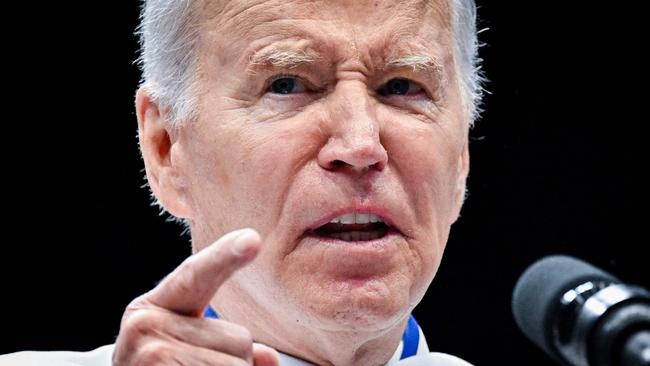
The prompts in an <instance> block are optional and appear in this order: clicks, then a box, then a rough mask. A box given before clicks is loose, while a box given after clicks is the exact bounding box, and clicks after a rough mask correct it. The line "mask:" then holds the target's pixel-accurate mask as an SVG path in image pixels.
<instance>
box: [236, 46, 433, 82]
mask: <svg viewBox="0 0 650 366" xmlns="http://www.w3.org/2000/svg"><path fill="white" fill-rule="evenodd" d="M322 60H323V57H322V56H321V55H320V54H319V53H318V52H317V51H316V50H315V49H313V48H311V47H305V48H303V49H298V50H296V49H290V48H284V47H264V48H262V49H260V50H258V51H256V52H254V53H253V54H252V55H251V56H250V57H249V64H248V67H247V70H248V72H252V73H255V72H256V69H258V68H260V67H275V68H281V69H287V70H289V69H295V68H298V67H305V66H308V65H311V64H314V63H316V62H318V61H322ZM380 68H383V69H408V70H410V71H411V72H413V73H418V74H423V75H427V76H428V77H429V78H431V80H435V82H436V84H438V85H443V84H445V83H446V77H445V72H444V71H445V70H444V66H443V63H442V62H441V61H440V60H439V59H438V58H437V57H436V56H434V55H431V54H429V53H406V54H404V53H401V52H398V53H397V54H392V55H390V56H388V57H386V58H385V59H384V62H383V66H380Z"/></svg>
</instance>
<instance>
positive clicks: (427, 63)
mask: <svg viewBox="0 0 650 366" xmlns="http://www.w3.org/2000/svg"><path fill="white" fill-rule="evenodd" d="M386 64H387V65H388V66H389V67H395V68H410V69H412V70H413V72H417V71H424V72H431V73H436V74H441V75H442V71H443V66H442V63H441V62H440V61H438V59H437V58H436V57H434V56H432V55H428V54H415V55H406V56H400V57H396V58H390V59H388V60H387V62H386Z"/></svg>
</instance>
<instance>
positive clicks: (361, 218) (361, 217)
mask: <svg viewBox="0 0 650 366" xmlns="http://www.w3.org/2000/svg"><path fill="white" fill-rule="evenodd" d="M371 222H384V220H382V219H381V217H379V216H377V215H373V214H369V213H351V214H345V215H341V216H339V217H337V218H335V219H333V220H332V221H330V224H367V223H371Z"/></svg>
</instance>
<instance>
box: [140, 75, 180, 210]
mask: <svg viewBox="0 0 650 366" xmlns="http://www.w3.org/2000/svg"><path fill="white" fill-rule="evenodd" d="M135 109H136V115H137V118H138V139H139V141H140V150H141V152H142V158H143V159H144V166H145V170H146V172H147V181H148V182H149V187H150V188H151V191H152V192H153V194H154V195H155V196H156V198H158V200H159V201H160V203H161V204H162V205H163V207H164V208H165V210H167V211H168V212H169V213H170V214H172V215H174V216H176V217H179V218H189V217H190V216H191V215H190V205H189V204H188V203H189V202H188V195H187V190H186V188H185V184H184V181H183V175H182V174H181V172H182V170H181V169H180V168H181V167H180V166H179V164H181V163H182V158H180V153H179V151H180V148H179V146H178V141H177V140H175V136H176V134H175V133H171V131H172V129H171V127H170V126H169V123H168V122H167V121H166V118H165V115H164V111H161V108H160V106H159V105H158V104H157V103H156V102H155V101H154V100H153V98H152V97H151V94H150V93H149V92H148V91H147V89H146V88H144V87H142V88H140V89H139V90H138V92H137V93H136V97H135Z"/></svg>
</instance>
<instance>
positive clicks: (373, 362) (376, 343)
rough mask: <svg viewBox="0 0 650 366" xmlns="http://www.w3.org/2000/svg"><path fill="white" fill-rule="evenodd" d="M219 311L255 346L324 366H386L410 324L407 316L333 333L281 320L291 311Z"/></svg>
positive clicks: (310, 324) (229, 309) (302, 320)
mask: <svg viewBox="0 0 650 366" xmlns="http://www.w3.org/2000/svg"><path fill="white" fill-rule="evenodd" d="M240 305H242V304H241V303H240ZM216 309H217V312H218V313H219V314H220V316H222V317H223V318H224V319H225V320H228V321H233V322H235V323H237V324H240V325H243V326H245V327H246V328H248V330H249V331H250V332H251V334H252V336H253V339H254V340H255V342H260V343H263V344H266V345H268V346H270V347H273V348H275V349H276V350H278V351H280V352H282V353H285V354H288V355H291V356H294V357H296V358H300V359H302V360H305V361H307V362H310V363H313V364H315V365H320V366H329V365H336V366H352V365H368V366H382V365H385V364H386V363H387V362H388V361H389V360H390V358H391V357H392V356H393V354H394V353H395V351H396V350H397V347H398V346H399V343H400V341H401V340H402V335H403V334H404V329H405V327H406V324H407V321H408V314H406V315H405V316H404V317H403V318H402V319H400V320H399V321H397V322H394V324H391V325H389V326H387V327H386V328H385V329H372V330H354V331H350V330H348V329H345V328H347V327H342V328H343V329H334V330H333V329H328V328H326V327H318V326H317V324H312V323H311V322H305V321H304V319H298V318H296V319H287V318H282V319H280V318H279V317H278V316H277V315H279V314H283V315H286V314H287V313H289V312H287V311H284V312H283V311H280V312H278V313H276V314H261V313H260V312H259V311H250V309H248V307H247V306H238V307H230V306H226V307H222V306H216ZM251 314H255V316H251Z"/></svg>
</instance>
